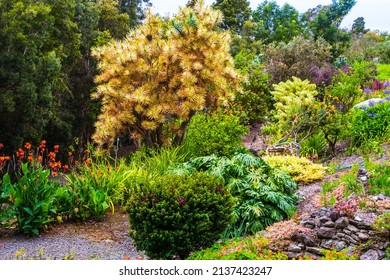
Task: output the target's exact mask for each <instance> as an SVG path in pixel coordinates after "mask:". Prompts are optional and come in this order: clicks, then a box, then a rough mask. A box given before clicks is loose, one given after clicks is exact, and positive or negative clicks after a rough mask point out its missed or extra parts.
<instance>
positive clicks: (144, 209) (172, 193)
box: [126, 173, 233, 259]
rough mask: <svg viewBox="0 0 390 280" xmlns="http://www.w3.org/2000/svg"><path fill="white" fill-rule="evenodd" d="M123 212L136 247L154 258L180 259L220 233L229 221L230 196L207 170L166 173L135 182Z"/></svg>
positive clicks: (230, 217)
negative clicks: (135, 187) (205, 171)
mask: <svg viewBox="0 0 390 280" xmlns="http://www.w3.org/2000/svg"><path fill="white" fill-rule="evenodd" d="M126 211H127V212H128V214H129V221H130V228H131V230H130V236H131V238H132V239H133V241H134V244H135V246H136V247H137V249H138V250H145V252H146V254H147V255H148V256H149V257H150V258H154V259H173V258H176V257H180V258H181V259H184V258H186V257H188V255H189V254H190V253H191V252H193V251H196V250H199V249H200V248H202V247H208V246H211V245H212V244H213V243H214V242H215V241H216V240H217V239H218V238H219V237H220V234H221V233H222V231H223V230H224V229H225V228H226V226H227V225H228V224H230V223H231V220H232V212H233V199H232V196H231V194H230V193H229V191H228V190H227V188H225V187H224V186H223V182H222V180H221V179H218V178H216V177H214V176H211V175H209V174H206V173H193V174H191V175H189V176H187V175H184V176H179V175H165V176H162V177H158V178H156V180H153V181H152V180H151V181H149V182H145V183H144V185H142V186H139V188H138V189H137V190H136V191H135V192H134V194H133V195H132V196H131V198H130V199H129V202H128V206H127V207H126Z"/></svg>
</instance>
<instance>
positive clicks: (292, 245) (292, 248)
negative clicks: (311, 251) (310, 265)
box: [287, 244, 302, 253]
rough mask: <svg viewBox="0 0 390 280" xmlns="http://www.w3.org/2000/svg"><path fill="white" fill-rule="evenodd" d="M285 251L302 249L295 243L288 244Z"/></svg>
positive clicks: (294, 251) (295, 251)
mask: <svg viewBox="0 0 390 280" xmlns="http://www.w3.org/2000/svg"><path fill="white" fill-rule="evenodd" d="M287 251H290V252H293V253H300V252H301V251H302V249H301V247H299V246H297V245H294V244H290V246H288V249H287Z"/></svg>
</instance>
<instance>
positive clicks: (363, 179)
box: [360, 176, 368, 182]
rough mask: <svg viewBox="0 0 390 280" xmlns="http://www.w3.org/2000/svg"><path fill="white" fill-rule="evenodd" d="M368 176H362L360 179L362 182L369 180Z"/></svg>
mask: <svg viewBox="0 0 390 280" xmlns="http://www.w3.org/2000/svg"><path fill="white" fill-rule="evenodd" d="M367 179H368V178H367V176H362V177H360V180H362V182H366V181H367Z"/></svg>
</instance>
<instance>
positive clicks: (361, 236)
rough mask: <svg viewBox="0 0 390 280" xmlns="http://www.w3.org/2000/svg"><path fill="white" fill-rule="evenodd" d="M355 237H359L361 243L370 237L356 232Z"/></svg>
mask: <svg viewBox="0 0 390 280" xmlns="http://www.w3.org/2000/svg"><path fill="white" fill-rule="evenodd" d="M357 236H358V237H359V239H360V240H362V241H366V240H368V239H369V238H370V236H369V235H368V234H365V233H363V232H358V233H357Z"/></svg>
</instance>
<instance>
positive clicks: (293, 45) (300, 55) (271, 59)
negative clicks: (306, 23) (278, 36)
mask: <svg viewBox="0 0 390 280" xmlns="http://www.w3.org/2000/svg"><path fill="white" fill-rule="evenodd" d="M330 49H331V46H330V45H329V44H328V43H327V42H326V41H325V40H324V39H322V38H319V39H318V40H314V38H309V39H307V38H304V37H303V36H296V37H294V38H293V40H291V41H290V42H289V43H288V44H286V43H284V42H280V43H277V44H276V43H273V44H269V45H268V46H267V48H266V49H265V53H264V54H265V61H266V65H265V69H266V72H267V73H268V74H269V75H270V83H271V84H277V83H280V82H283V81H287V80H288V79H291V78H292V77H294V76H295V77H298V78H300V79H302V80H306V79H309V80H310V81H311V82H314V80H315V81H316V82H318V83H319V84H321V83H322V80H320V79H318V78H319V76H318V75H313V73H312V71H313V68H318V69H321V68H324V67H325V68H326V67H327V65H328V63H329V62H330V61H331V56H332V54H331V52H330ZM312 77H313V78H314V79H313V80H312ZM324 77H325V78H326V79H328V77H326V75H324Z"/></svg>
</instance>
